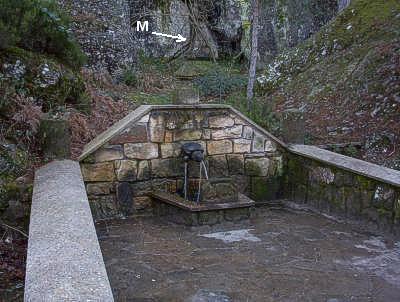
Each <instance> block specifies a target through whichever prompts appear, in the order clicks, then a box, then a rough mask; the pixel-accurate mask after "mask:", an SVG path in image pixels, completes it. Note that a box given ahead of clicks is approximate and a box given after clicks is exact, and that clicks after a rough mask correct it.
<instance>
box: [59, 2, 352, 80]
mask: <svg viewBox="0 0 400 302" xmlns="http://www.w3.org/2000/svg"><path fill="white" fill-rule="evenodd" d="M59 2H60V3H61V4H62V6H63V7H64V8H65V9H66V10H67V11H69V12H70V14H71V15H72V17H73V20H74V24H75V26H74V32H75V35H76V36H77V38H78V40H79V42H80V43H81V44H82V46H83V48H84V50H85V52H86V53H87V55H88V57H89V65H90V66H91V67H94V68H96V69H107V70H108V71H109V72H111V73H112V74H115V73H116V72H117V71H118V70H119V69H121V68H124V66H126V65H130V64H131V63H132V62H133V61H134V58H135V57H138V56H140V55H143V56H146V57H171V56H174V55H176V54H181V53H182V52H184V53H185V55H186V56H187V57H189V58H210V57H213V58H219V57H227V56H228V57H231V56H237V55H245V56H247V55H248V53H249V43H248V41H249V35H250V27H251V26H250V24H251V20H250V19H251V18H250V6H249V3H248V2H247V1H240V0H217V1H201V2H197V3H195V4H192V5H191V6H190V7H188V5H187V3H186V2H184V1H182V0H165V1H157V0H151V1H143V0H113V1H103V0H97V1H91V2H90V3H89V2H87V1H82V0H59ZM348 2H349V0H327V1H326V0H307V1H300V0H290V1H281V0H270V1H262V8H261V9H262V11H261V29H260V38H259V39H260V43H259V45H260V51H259V52H260V62H261V64H265V63H269V62H271V60H272V59H273V58H275V57H276V55H277V54H279V53H280V52H281V51H282V50H283V49H286V48H288V47H293V46H296V45H297V44H298V43H299V42H301V41H303V40H305V39H307V38H309V37H310V36H311V35H312V34H313V33H314V32H316V31H317V30H318V29H319V28H320V27H321V26H323V25H324V24H326V23H327V22H328V21H329V20H331V19H332V18H333V17H334V16H335V15H336V13H337V12H338V11H339V10H340V9H343V8H344V7H346V5H348ZM137 21H142V22H143V21H149V30H148V31H145V32H142V31H136V27H137ZM152 31H158V32H162V33H167V34H172V35H178V34H181V35H182V36H184V37H186V38H187V39H188V41H187V42H186V43H180V44H178V43H175V42H174V40H171V39H167V38H162V37H157V36H154V35H152V34H151V32H152Z"/></svg>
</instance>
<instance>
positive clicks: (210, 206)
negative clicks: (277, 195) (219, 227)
mask: <svg viewBox="0 0 400 302" xmlns="http://www.w3.org/2000/svg"><path fill="white" fill-rule="evenodd" d="M149 196H150V197H152V198H153V199H155V200H157V201H159V202H163V203H167V204H170V205H173V206H175V207H178V208H181V209H183V210H186V211H188V212H204V211H215V210H227V209H239V208H248V207H253V206H254V205H255V204H256V203H255V201H253V200H251V199H250V198H248V197H247V196H245V195H243V194H239V200H238V201H237V202H226V203H195V202H191V201H185V200H184V199H183V198H182V197H180V196H178V195H172V194H169V193H165V192H152V193H151V194H150V195H149Z"/></svg>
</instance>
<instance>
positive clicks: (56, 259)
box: [25, 160, 114, 302]
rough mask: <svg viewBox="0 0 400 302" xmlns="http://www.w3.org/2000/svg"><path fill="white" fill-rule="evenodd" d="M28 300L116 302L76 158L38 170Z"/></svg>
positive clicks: (105, 189)
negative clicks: (74, 160)
mask: <svg viewBox="0 0 400 302" xmlns="http://www.w3.org/2000/svg"><path fill="white" fill-rule="evenodd" d="M89 190H91V191H92V193H93V192H96V193H108V192H109V191H110V187H109V186H108V183H103V184H100V183H99V184H98V186H97V188H94V187H92V188H89ZM25 301H26V302H28V301H32V302H33V301H35V302H36V301H114V299H113V295H112V292H111V287H110V283H109V280H108V277H107V273H106V269H105V265H104V262H103V257H102V254H101V250H100V246H99V243H98V240H97V235H96V230H95V228H94V224H93V219H92V215H91V212H90V208H89V202H88V199H87V196H86V192H85V186H84V183H83V179H82V175H81V171H80V168H79V164H78V163H77V162H73V161H70V160H65V161H56V162H52V163H50V164H48V165H46V166H44V167H43V168H41V169H39V170H38V171H37V172H36V174H35V183H34V189H33V197H32V210H31V219H30V226H29V245H28V255H27V266H26V280H25Z"/></svg>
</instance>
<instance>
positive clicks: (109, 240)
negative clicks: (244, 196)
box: [97, 209, 400, 302]
mask: <svg viewBox="0 0 400 302" xmlns="http://www.w3.org/2000/svg"><path fill="white" fill-rule="evenodd" d="M257 211H258V214H257V217H255V218H252V219H251V220H248V221H244V222H239V223H224V224H220V225H216V226H212V227H210V226H204V227H184V226H179V225H174V224H168V223H165V222H161V221H159V220H158V219H157V218H151V217H147V218H146V217H142V218H136V219H132V220H122V221H114V222H111V223H110V222H108V223H107V225H106V224H105V223H104V222H102V223H99V224H98V226H97V229H98V235H99V240H100V245H101V248H102V251H103V256H104V260H105V263H106V267H107V271H108V274H109V278H110V282H111V286H112V288H113V291H114V296H115V298H116V301H143V302H145V301H147V302H149V301H184V302H186V301H194V302H205V301H207V302H210V301H213V302H220V301H223V302H228V301H263V302H267V301H313V302H317V301H324V302H327V301H329V302H342V301H374V302H376V301H400V241H396V240H393V238H390V237H384V236H376V235H375V236H373V235H371V234H368V233H360V232H357V231H354V230H351V228H350V227H349V226H346V225H344V224H340V223H337V222H335V221H332V220H329V219H327V218H325V217H322V216H319V215H317V214H310V213H303V212H298V213H294V212H290V211H284V210H274V211H270V210H266V209H257Z"/></svg>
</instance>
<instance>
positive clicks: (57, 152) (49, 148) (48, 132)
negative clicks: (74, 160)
mask: <svg viewBox="0 0 400 302" xmlns="http://www.w3.org/2000/svg"><path fill="white" fill-rule="evenodd" d="M39 140H40V144H41V148H42V150H43V153H44V156H45V157H47V158H49V159H65V158H69V157H70V156H71V150H70V148H71V137H70V131H69V122H68V119H67V117H65V116H64V117H62V118H53V117H51V116H49V115H46V116H45V117H44V118H42V120H41V121H40V128H39Z"/></svg>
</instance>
